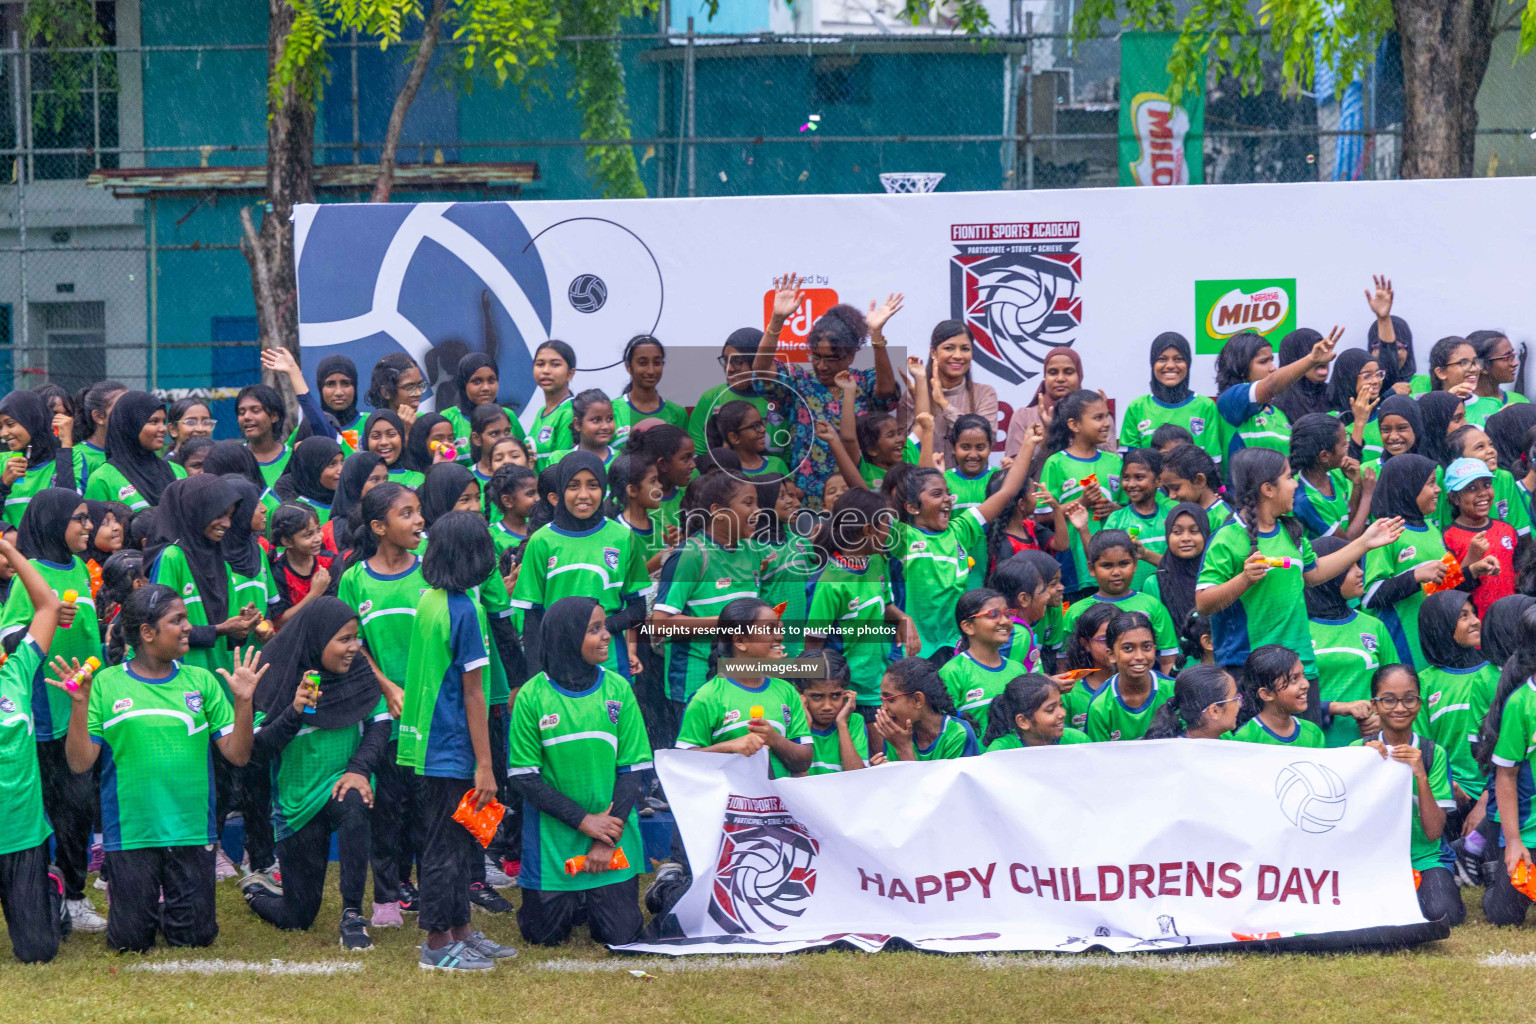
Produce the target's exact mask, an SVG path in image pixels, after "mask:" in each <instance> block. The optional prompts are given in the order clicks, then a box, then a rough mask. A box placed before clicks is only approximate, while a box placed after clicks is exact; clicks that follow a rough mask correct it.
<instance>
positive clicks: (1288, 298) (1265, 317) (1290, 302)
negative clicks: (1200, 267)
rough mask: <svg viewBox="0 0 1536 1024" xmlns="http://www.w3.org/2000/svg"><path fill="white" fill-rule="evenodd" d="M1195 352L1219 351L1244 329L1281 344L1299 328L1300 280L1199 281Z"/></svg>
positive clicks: (1196, 290)
mask: <svg viewBox="0 0 1536 1024" xmlns="http://www.w3.org/2000/svg"><path fill="white" fill-rule="evenodd" d="M1195 322H1196V323H1197V324H1199V325H1200V327H1199V329H1198V331H1197V332H1196V335H1195V351H1196V352H1199V353H1201V354H1203V355H1215V354H1217V353H1219V352H1220V351H1221V349H1222V346H1224V345H1225V344H1226V343H1227V339H1228V338H1231V337H1232V336H1233V335H1234V334H1237V333H1239V332H1240V331H1253V332H1254V333H1256V334H1262V335H1264V336H1265V337H1266V338H1268V339H1270V341H1271V342H1273V343H1275V344H1278V343H1279V340H1280V338H1281V337H1282V336H1283V335H1285V334H1287V333H1289V332H1290V331H1292V330H1294V329H1295V328H1296V279H1295V278H1270V279H1267V280H1248V281H1196V282H1195Z"/></svg>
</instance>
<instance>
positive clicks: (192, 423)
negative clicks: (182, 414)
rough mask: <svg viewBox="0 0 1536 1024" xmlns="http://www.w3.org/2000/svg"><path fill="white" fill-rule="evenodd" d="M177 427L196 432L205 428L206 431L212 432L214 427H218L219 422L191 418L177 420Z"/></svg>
mask: <svg viewBox="0 0 1536 1024" xmlns="http://www.w3.org/2000/svg"><path fill="white" fill-rule="evenodd" d="M177 425H178V426H182V427H191V428H192V429H193V430H197V429H199V428H206V429H208V430H212V429H213V428H214V427H216V426H218V425H219V421H218V420H196V419H192V418H191V417H187V418H186V419H182V420H178V421H177Z"/></svg>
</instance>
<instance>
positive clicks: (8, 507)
mask: <svg viewBox="0 0 1536 1024" xmlns="http://www.w3.org/2000/svg"><path fill="white" fill-rule="evenodd" d="M12 454H14V453H12ZM5 458H10V456H9V455H5V454H4V453H0V459H5ZM67 472H70V473H73V469H71V470H69V471H67ZM57 476H58V465H57V463H56V462H55V461H54V460H53V459H50V460H48V461H47V462H44V463H42V464H41V465H38V466H33V467H32V468H31V469H29V470H27V471H26V473H24V474H23V475H22V476H20V477H18V478H17V480H16V482H15V483H13V484H11V489H10V490H9V491H7V492H6V494H5V512H4V514H3V515H0V519H4V520H5V521H6V522H8V523H10V524H11V525H12V526H15V527H17V528H20V526H21V516H22V513H24V512H26V510H27V506H28V505H29V504H31V502H32V499H33V498H35V497H37V492H39V491H45V490H47V489H48V488H50V487H56V486H58V484H57V483H56V478H57ZM71 482H73V481H71Z"/></svg>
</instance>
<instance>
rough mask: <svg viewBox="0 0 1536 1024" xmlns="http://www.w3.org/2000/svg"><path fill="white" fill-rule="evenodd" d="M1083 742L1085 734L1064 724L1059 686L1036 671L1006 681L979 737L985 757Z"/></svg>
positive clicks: (1065, 718) (1064, 712)
mask: <svg viewBox="0 0 1536 1024" xmlns="http://www.w3.org/2000/svg"><path fill="white" fill-rule="evenodd" d="M1087 742H1088V736H1087V734H1086V733H1084V732H1082V731H1081V730H1079V729H1074V728H1072V727H1071V726H1069V725H1067V709H1066V707H1065V706H1064V705H1063V704H1062V702H1061V684H1060V683H1058V682H1057V681H1056V680H1054V679H1052V678H1051V677H1050V676H1046V675H1041V674H1040V673H1038V672H1029V673H1026V674H1024V675H1021V676H1014V677H1013V678H1012V679H1010V680H1009V681H1008V684H1007V685H1006V686H1004V687H1003V690H1002V692H1001V693H999V694H998V695H997V697H996V699H994V700H993V701H992V714H991V716H990V718H989V720H988V723H987V727H986V731H985V733H984V736H983V738H982V746H983V747H985V748H986V752H987V753H988V754H992V753H996V752H997V751H999V750H1027V749H1029V748H1030V747H1056V746H1069V745H1071V744H1073V743H1087Z"/></svg>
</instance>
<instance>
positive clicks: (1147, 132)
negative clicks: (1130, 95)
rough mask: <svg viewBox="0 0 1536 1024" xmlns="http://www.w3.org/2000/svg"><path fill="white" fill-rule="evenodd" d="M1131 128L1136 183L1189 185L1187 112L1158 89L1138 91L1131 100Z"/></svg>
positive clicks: (1132, 167)
mask: <svg viewBox="0 0 1536 1024" xmlns="http://www.w3.org/2000/svg"><path fill="white" fill-rule="evenodd" d="M1131 130H1132V131H1134V132H1135V133H1136V146H1137V154H1136V162H1135V163H1133V164H1131V166H1130V172H1131V177H1133V178H1135V179H1136V184H1138V185H1188V184H1189V182H1190V178H1189V164H1188V163H1186V162H1185V159H1184V142H1185V140H1186V139H1187V138H1188V137H1189V112H1188V111H1186V110H1185V109H1184V108H1183V107H1181V106H1179V105H1178V104H1177V103H1173V102H1171V101H1170V100H1169V99H1168V97H1167V96H1165V95H1164V94H1162V93H1160V92H1143V93H1137V94H1136V97H1135V98H1134V99H1132V100H1131Z"/></svg>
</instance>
